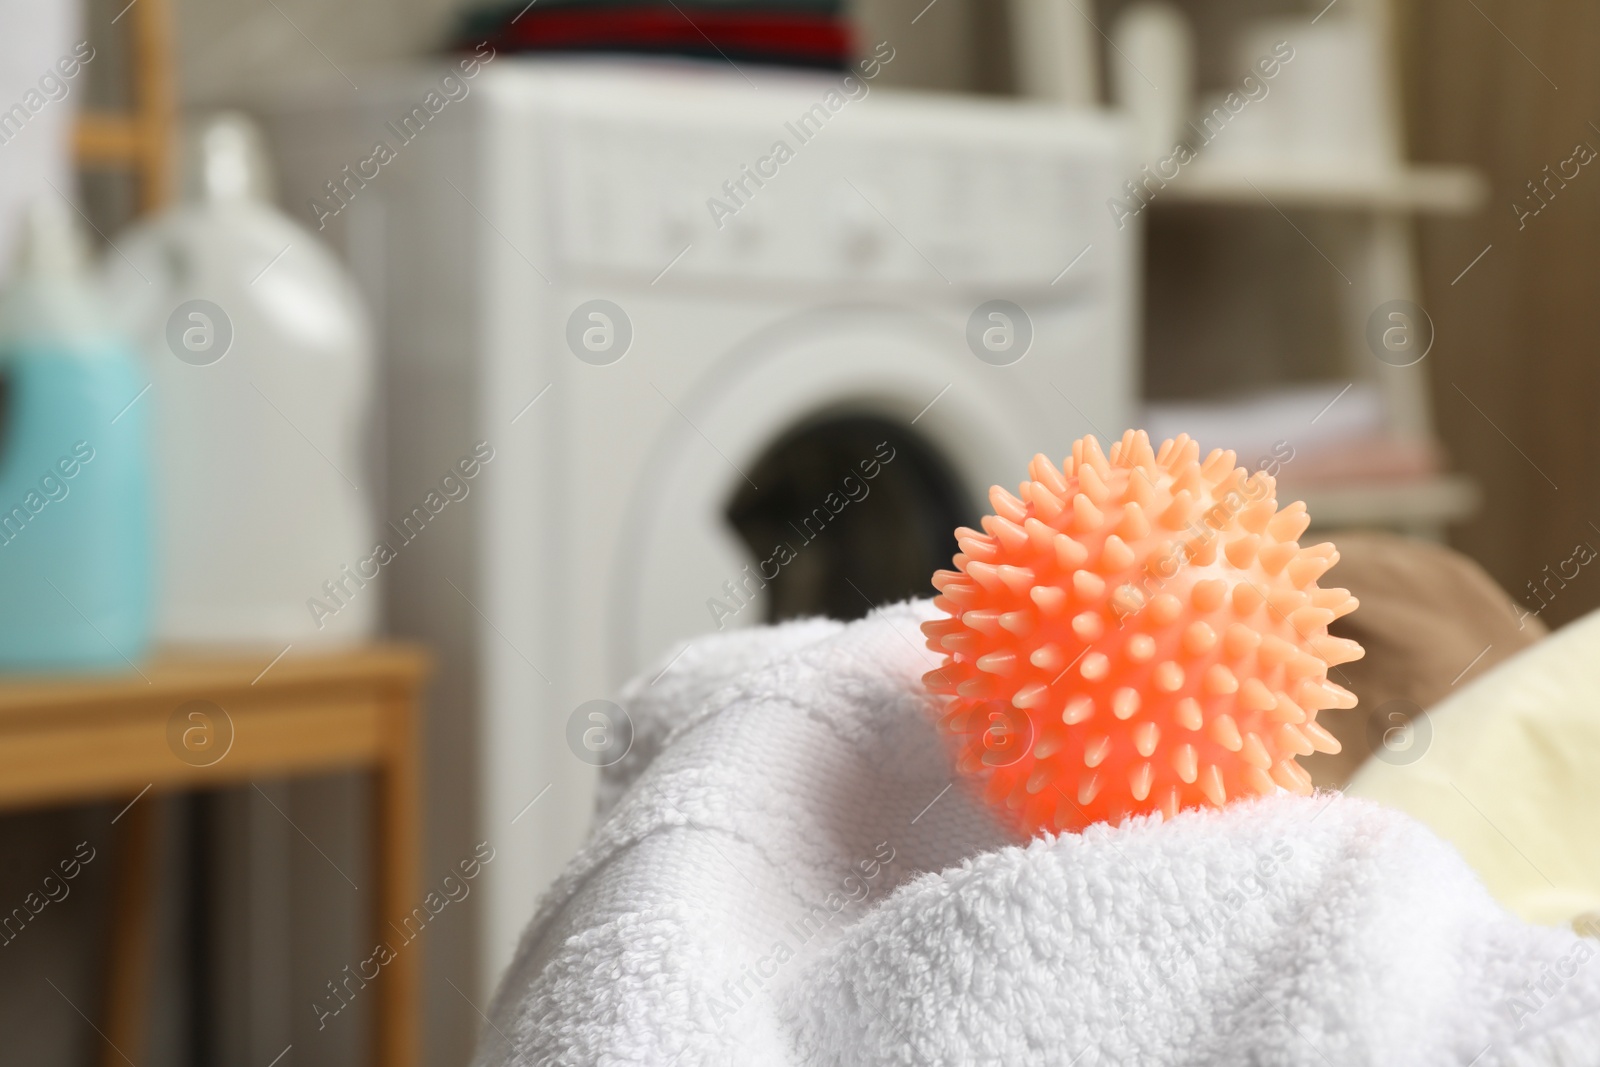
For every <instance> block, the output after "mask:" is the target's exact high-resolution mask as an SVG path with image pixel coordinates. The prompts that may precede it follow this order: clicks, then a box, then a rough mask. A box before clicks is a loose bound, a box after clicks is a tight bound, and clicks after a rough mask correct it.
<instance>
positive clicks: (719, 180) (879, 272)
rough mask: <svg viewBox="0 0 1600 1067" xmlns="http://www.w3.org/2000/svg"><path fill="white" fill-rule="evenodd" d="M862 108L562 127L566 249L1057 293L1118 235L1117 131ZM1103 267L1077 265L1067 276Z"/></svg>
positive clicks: (732, 274) (1076, 280) (577, 259)
mask: <svg viewBox="0 0 1600 1067" xmlns="http://www.w3.org/2000/svg"><path fill="white" fill-rule="evenodd" d="M855 106H857V107H859V108H860V109H861V114H859V115H851V114H843V113H841V114H840V115H838V116H837V117H834V118H833V119H831V120H830V121H831V123H832V125H831V126H829V127H827V128H822V129H817V130H813V129H812V128H811V126H809V125H797V124H796V123H795V122H793V121H786V122H778V121H767V122H755V121H751V120H750V119H749V118H748V117H745V116H741V121H739V122H737V123H724V124H719V123H717V122H715V121H708V120H707V119H706V118H705V116H699V115H697V116H695V117H694V118H693V119H692V120H685V121H682V122H679V123H673V122H661V121H650V122H646V121H642V120H640V119H639V118H638V116H637V115H633V116H623V115H618V116H615V117H606V116H599V117H597V116H593V115H590V116H585V118H584V121H582V122H571V123H566V124H563V127H562V134H561V136H560V137H559V138H558V150H557V152H556V153H555V156H556V159H557V160H558V165H557V167H556V174H557V181H558V182H559V188H558V190H557V195H558V197H559V198H560V200H561V201H562V202H563V203H564V204H565V205H566V210H563V211H560V212H558V213H557V214H558V216H559V220H560V221H559V223H558V225H559V227H560V233H559V234H558V235H557V244H558V245H559V247H560V248H561V250H562V254H563V256H564V257H565V258H566V259H567V261H568V262H569V263H570V264H571V265H572V266H573V267H574V268H576V269H579V270H594V271H601V272H605V273H608V274H613V273H618V272H622V273H627V274H630V275H636V276H643V277H645V278H646V279H647V280H650V279H654V278H658V277H659V278H661V279H668V278H670V279H672V280H673V281H675V282H676V281H684V280H695V279H699V280H712V279H717V280H730V281H731V280H738V279H749V280H760V281H763V282H770V281H773V280H791V281H794V282H802V283H804V282H815V283H822V284H830V283H831V284H838V283H840V282H841V281H843V282H852V281H859V282H864V283H865V282H871V283H897V284H913V285H920V284H935V285H942V284H945V283H950V284H961V283H963V282H968V281H973V282H976V281H977V280H979V279H981V280H982V282H983V283H984V284H986V285H1020V286H1039V287H1046V286H1049V285H1050V284H1051V282H1052V281H1053V280H1058V279H1059V277H1060V275H1061V272H1062V269H1063V267H1064V266H1066V265H1067V264H1068V263H1070V262H1073V261H1074V259H1075V257H1077V256H1079V254H1080V253H1081V252H1083V251H1084V250H1085V249H1087V248H1088V247H1090V246H1091V245H1092V244H1093V242H1094V241H1096V240H1104V241H1109V240H1112V239H1115V238H1114V233H1115V231H1114V227H1110V226H1108V223H1109V218H1110V217H1109V215H1108V214H1107V212H1106V210H1105V206H1104V205H1105V200H1106V198H1107V196H1108V195H1109V194H1110V193H1112V192H1114V191H1115V190H1116V186H1117V184H1118V183H1119V181H1120V179H1121V177H1122V174H1121V170H1122V168H1121V166H1120V163H1119V159H1118V157H1117V155H1116V151H1115V149H1114V145H1115V139H1114V138H1108V137H1106V136H1104V135H1102V134H1101V133H1098V132H1096V133H1094V135H1092V136H1086V137H1084V138H1081V139H1079V140H1077V141H1074V140H1073V139H1071V138H1065V137H1063V136H1061V134H1060V131H1059V130H1057V129H1055V128H1053V127H1052V126H1051V125H1049V124H1051V123H1055V122H1059V119H1055V118H1048V117H1046V116H1045V115H1044V114H1040V116H1039V118H1038V120H1037V121H1038V123H1039V127H1038V129H1037V131H1035V132H1036V134H1037V135H1036V136H1033V135H1030V132H1029V130H1028V129H1027V128H1026V124H1025V123H1024V124H1022V126H1021V128H1019V126H1018V123H1016V122H1012V123H1010V124H1009V128H1008V129H1007V130H1006V131H1004V136H995V135H993V133H992V131H985V130H984V129H983V128H982V125H981V124H978V123H974V122H973V119H972V115H971V111H972V108H971V107H970V105H968V106H965V107H963V108H962V109H961V117H962V119H963V121H961V122H954V121H952V122H951V123H949V124H940V123H938V122H929V121H928V118H929V116H928V114H927V110H928V108H929V107H932V106H933V105H930V104H928V103H926V102H925V101H918V102H917V104H916V105H915V106H914V107H911V108H909V109H906V110H910V111H914V112H915V115H911V116H907V120H906V121H900V120H899V116H897V114H896V109H897V108H898V107H900V105H899V103H898V102H897V101H892V100H884V101H882V102H880V101H879V100H878V99H877V98H871V99H868V100H867V101H865V102H863V103H861V104H859V105H855ZM874 106H876V107H877V108H878V110H877V111H875V112H869V111H868V109H869V108H873V107H874ZM995 106H996V107H999V106H1002V105H995ZM912 118H914V119H915V120H916V121H911V119H912ZM814 121H816V120H814ZM852 122H853V124H852ZM730 127H733V128H730ZM807 134H809V136H806V135H807ZM1094 269H1095V268H1094V264H1093V263H1092V262H1089V263H1086V264H1085V265H1082V268H1081V269H1079V268H1078V267H1075V268H1074V271H1075V274H1074V276H1073V279H1072V282H1073V284H1074V285H1077V284H1082V283H1083V282H1084V281H1085V280H1086V279H1088V278H1089V277H1091V276H1092V273H1093V271H1094Z"/></svg>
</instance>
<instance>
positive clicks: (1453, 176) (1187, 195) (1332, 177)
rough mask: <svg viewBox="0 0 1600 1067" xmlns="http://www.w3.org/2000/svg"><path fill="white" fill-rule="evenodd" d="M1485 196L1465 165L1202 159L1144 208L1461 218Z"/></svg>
mask: <svg viewBox="0 0 1600 1067" xmlns="http://www.w3.org/2000/svg"><path fill="white" fill-rule="evenodd" d="M1488 195H1489V183H1488V181H1487V180H1486V179H1485V178H1484V177H1483V175H1482V174H1480V173H1479V172H1478V171H1477V170H1475V169H1473V168H1471V167H1465V166H1451V165H1432V164H1413V165H1409V166H1405V167H1398V168H1351V169H1347V170H1339V169H1335V168H1332V167H1326V166H1315V165H1307V164H1304V163H1296V162H1293V161H1285V160H1260V159H1257V160H1244V159H1241V160H1238V161H1217V160H1216V159H1205V158H1202V159H1199V160H1196V161H1195V162H1194V164H1193V165H1192V166H1191V167H1189V168H1186V169H1185V170H1183V171H1181V172H1179V175H1178V177H1176V178H1174V179H1172V180H1171V181H1169V182H1168V183H1167V186H1166V188H1164V189H1161V190H1158V191H1157V193H1156V195H1155V197H1154V198H1153V199H1152V201H1151V204H1152V206H1160V205H1163V204H1173V205H1175V204H1180V203H1183V204H1232V205H1237V206H1251V205H1255V206H1258V207H1263V208H1266V207H1269V206H1274V207H1279V208H1284V207H1310V208H1323V209H1336V210H1347V211H1348V210H1355V211H1405V212H1422V213H1431V214H1443V215H1463V214H1469V213H1471V212H1474V211H1477V210H1478V209H1479V208H1481V207H1482V206H1483V204H1484V202H1485V201H1486V200H1487V199H1488Z"/></svg>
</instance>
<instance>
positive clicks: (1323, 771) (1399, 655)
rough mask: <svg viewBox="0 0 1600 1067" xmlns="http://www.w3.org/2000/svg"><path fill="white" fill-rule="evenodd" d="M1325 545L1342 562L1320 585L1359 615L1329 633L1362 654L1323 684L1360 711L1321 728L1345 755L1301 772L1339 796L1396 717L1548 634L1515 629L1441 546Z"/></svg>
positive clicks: (1365, 540) (1468, 566) (1489, 590)
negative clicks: (1339, 689)
mask: <svg viewBox="0 0 1600 1067" xmlns="http://www.w3.org/2000/svg"><path fill="white" fill-rule="evenodd" d="M1330 539H1331V540H1332V541H1333V542H1334V543H1335V544H1337V545H1338V546H1339V555H1340V560H1339V563H1338V565H1337V566H1335V567H1334V568H1333V570H1331V571H1329V572H1328V576H1327V578H1326V580H1325V581H1324V582H1323V584H1324V585H1339V586H1344V587H1346V588H1347V589H1349V590H1350V591H1351V592H1352V593H1354V594H1355V595H1356V597H1357V598H1358V599H1359V600H1360V601H1361V607H1360V609H1359V610H1357V611H1356V612H1354V613H1353V614H1350V615H1347V616H1345V617H1344V618H1343V619H1340V620H1339V621H1337V622H1335V623H1334V624H1333V625H1332V626H1331V627H1329V629H1330V630H1331V631H1332V632H1333V633H1334V634H1336V635H1337V636H1339V637H1348V638H1350V639H1352V640H1355V641H1359V642H1361V644H1362V646H1363V647H1365V648H1366V650H1367V655H1366V658H1364V659H1361V660H1357V661H1356V662H1354V663H1346V664H1344V665H1342V666H1339V667H1334V668H1333V669H1332V670H1331V671H1329V677H1330V678H1332V679H1333V680H1334V681H1336V682H1338V683H1339V684H1340V685H1342V686H1344V687H1345V688H1346V689H1349V690H1350V691H1351V692H1353V693H1355V694H1356V696H1357V697H1359V698H1360V701H1361V703H1360V704H1358V705H1357V706H1356V707H1355V708H1354V709H1353V710H1351V711H1329V712H1325V713H1323V714H1322V715H1321V716H1320V717H1319V718H1318V719H1317V722H1318V723H1319V724H1322V725H1325V726H1327V728H1328V729H1329V730H1330V731H1332V733H1333V735H1334V736H1335V737H1337V738H1338V739H1339V742H1340V743H1341V744H1342V745H1343V746H1344V750H1343V751H1342V752H1339V753H1338V754H1337V755H1331V756H1328V755H1321V754H1318V755H1314V756H1311V757H1301V759H1300V764H1301V766H1303V767H1305V769H1306V770H1307V771H1309V772H1310V773H1311V780H1312V781H1313V782H1314V783H1316V784H1317V785H1318V786H1322V787H1328V788H1340V787H1342V786H1343V785H1344V784H1345V783H1346V782H1348V781H1349V780H1350V776H1351V775H1353V774H1354V773H1355V772H1356V769H1357V768H1358V767H1360V766H1361V764H1362V763H1364V762H1365V761H1366V760H1367V758H1368V756H1369V755H1370V754H1371V752H1372V751H1373V744H1382V738H1383V737H1384V734H1385V732H1386V731H1388V730H1390V729H1391V728H1392V727H1393V726H1394V725H1395V724H1398V723H1402V722H1403V721H1404V719H1403V718H1397V717H1396V715H1401V716H1404V715H1406V714H1410V715H1414V714H1416V713H1417V712H1418V711H1422V710H1426V709H1427V708H1429V707H1431V706H1432V705H1433V704H1435V703H1436V702H1438V701H1439V700H1442V699H1443V698H1444V697H1446V696H1448V695H1449V694H1450V693H1451V692H1453V691H1454V690H1455V689H1456V688H1457V687H1459V686H1460V685H1462V684H1465V683H1466V682H1467V681H1469V680H1471V679H1472V678H1475V677H1477V676H1479V675H1481V674H1483V673H1484V672H1485V671H1487V670H1488V669H1489V668H1491V667H1493V666H1494V665H1495V664H1497V663H1499V662H1501V661H1502V660H1505V659H1508V658H1510V657H1511V656H1514V655H1516V654H1517V653H1518V652H1520V651H1522V650H1523V649H1524V648H1527V647H1528V646H1529V645H1531V644H1533V643H1534V642H1535V641H1537V640H1539V638H1541V637H1543V636H1544V635H1545V634H1546V633H1547V632H1548V631H1547V630H1546V628H1545V626H1544V624H1543V623H1541V622H1540V621H1539V620H1538V619H1537V618H1535V617H1533V616H1527V617H1525V618H1521V619H1520V621H1519V617H1520V616H1522V612H1521V611H1520V610H1519V609H1518V607H1517V605H1516V604H1515V603H1514V602H1513V601H1512V599H1511V598H1510V597H1509V596H1507V595H1506V593H1505V591H1504V590H1502V589H1501V588H1500V587H1499V586H1498V585H1496V584H1495V581H1494V579H1492V578H1490V577H1489V575H1488V574H1487V573H1485V572H1484V570H1483V568H1482V567H1479V566H1478V565H1477V564H1476V563H1474V562H1473V561H1472V560H1470V559H1468V558H1467V557H1466V556H1464V555H1462V554H1461V553H1459V552H1456V551H1454V550H1452V549H1449V548H1446V547H1445V546H1443V545H1438V544H1434V543H1432V542H1429V541H1418V540H1414V539H1411V538H1407V537H1398V536H1396V535H1394V534H1386V533H1375V532H1364V531H1363V532H1353V533H1343V534H1337V535H1334V536H1332V537H1331V538H1330ZM1394 736H1397V735H1393V734H1391V737H1394ZM1369 738H1370V739H1369Z"/></svg>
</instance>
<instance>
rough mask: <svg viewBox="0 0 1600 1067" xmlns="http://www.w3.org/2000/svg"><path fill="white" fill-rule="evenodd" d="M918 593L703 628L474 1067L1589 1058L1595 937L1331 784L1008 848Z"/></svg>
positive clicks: (532, 939) (1597, 1032) (639, 697)
mask: <svg viewBox="0 0 1600 1067" xmlns="http://www.w3.org/2000/svg"><path fill="white" fill-rule="evenodd" d="M932 615H933V612H932V609H931V607H930V606H929V605H928V604H927V603H925V602H918V603H911V604H904V605H897V606H895V607H892V608H889V609H883V610H879V611H877V612H875V613H874V614H873V615H872V616H870V617H869V618H867V619H865V620H862V621H860V622H857V623H852V624H849V625H844V624H840V623H835V622H827V621H818V620H812V621H807V622H801V623H794V624H790V625H786V626H780V627H776V628H771V629H763V630H754V631H744V632H739V633H730V634H726V635H717V636H714V637H703V638H699V639H697V640H696V641H695V642H693V643H692V644H691V646H690V647H689V649H688V650H687V651H686V652H684V653H683V655H682V656H681V658H679V659H678V660H677V662H676V663H674V664H673V665H672V666H671V668H670V669H669V670H667V672H666V674H665V675H662V676H661V677H660V678H659V679H658V680H656V681H655V682H654V684H650V682H649V681H648V679H656V678H657V674H658V672H659V671H660V670H661V669H662V667H664V666H666V664H667V663H668V662H669V661H670V659H671V657H665V658H663V660H662V663H661V665H660V666H658V667H657V668H656V669H655V670H653V671H650V672H647V673H646V674H645V675H644V679H646V680H644V681H639V682H636V683H634V684H633V685H631V686H630V687H629V688H628V689H627V690H626V691H625V692H624V694H623V696H622V703H623V705H624V706H625V707H626V708H627V710H628V712H629V714H630V717H631V718H632V719H633V721H634V738H635V740H634V749H633V751H631V752H630V753H629V755H628V757H627V758H626V759H624V760H623V761H621V762H620V763H618V764H616V765H615V766H614V767H612V768H610V769H609V770H608V772H607V778H606V781H605V784H604V788H603V791H602V798H601V807H602V816H601V819H600V821H599V822H598V824H597V826H596V829H595V832H594V834H593V836H592V838H591V839H590V841H589V843H588V844H587V846H586V847H585V848H584V850H583V851H582V853H581V854H580V855H579V856H578V857H577V858H576V859H575V860H574V861H573V863H572V864H571V866H570V867H569V869H568V870H567V871H566V872H565V874H564V875H563V876H562V878H561V879H560V880H559V881H558V882H557V883H556V885H555V886H554V887H553V888H552V889H551V890H550V892H549V893H548V894H547V895H546V897H545V899H544V900H543V901H542V902H541V903H540V906H539V908H538V911H537V914H536V915H535V918H534V920H533V922H532V924H531V925H530V927H529V929H528V931H527V933H526V934H525V935H524V938H523V941H522V944H521V945H520V947H519V950H518V953H517V956H516V959H515V962H514V963H513V965H512V967H511V969H510V971H509V972H508V973H507V975H506V977H505V979H504V981H503V983H502V986H501V989H500V991H499V993H498V994H497V996H496V999H495V1003H494V1006H493V1008H492V1009H491V1018H492V1022H491V1024H490V1025H489V1027H488V1028H486V1029H485V1030H484V1032H483V1035H482V1038H481V1040H480V1045H479V1050H478V1058H477V1062H478V1063H479V1064H483V1065H499V1064H546V1063H549V1064H595V1063H608V1064H609V1063H641V1064H659V1065H666V1064H677V1065H679V1067H691V1065H698V1064H729V1065H732V1064H740V1065H745V1064H774V1065H801V1064H913V1063H939V1064H944V1063H1003V1064H1067V1063H1073V1064H1084V1065H1089V1064H1096V1063H1101V1064H1111V1063H1155V1064H1235V1063H1259V1064H1306V1065H1340V1067H1342V1065H1344V1064H1406V1065H1411V1064H1450V1063H1454V1064H1468V1063H1472V1064H1475V1065H1476V1067H1488V1065H1490V1064H1534V1063H1574V1064H1577V1063H1583V1064H1589V1063H1597V1062H1600V1015H1597V1014H1596V1011H1597V1010H1600V963H1597V962H1595V957H1596V956H1600V945H1597V944H1596V943H1595V942H1592V941H1590V940H1587V939H1580V938H1579V937H1577V936H1576V935H1574V934H1573V933H1571V932H1570V931H1567V930H1561V929H1551V928H1543V927H1537V926H1532V925H1529V924H1526V923H1523V922H1521V921H1519V920H1517V919H1515V918H1513V917H1512V916H1510V915H1509V914H1508V913H1506V912H1505V911H1504V910H1503V909H1502V908H1500V907H1499V906H1498V905H1497V904H1496V903H1495V902H1494V901H1493V900H1492V899H1491V898H1490V897H1489V895H1488V894H1487V892H1486V891H1485V890H1484V888H1483V887H1482V885H1481V884H1480V883H1479V882H1478V880H1477V878H1476V876H1475V875H1474V874H1473V873H1472V872H1471V871H1470V870H1469V869H1468V868H1467V866H1466V865H1465V864H1464V863H1463V862H1462V860H1461V859H1460V857H1459V856H1458V855H1457V854H1456V853H1455V852H1454V851H1453V850H1452V849H1451V848H1450V846H1448V845H1447V844H1445V843H1444V842H1442V841H1440V840H1439V839H1438V838H1436V837H1434V836H1433V835H1432V834H1431V833H1430V832H1429V831H1428V830H1426V829H1425V828H1423V827H1422V826H1421V825H1420V824H1418V823H1416V822H1414V821H1413V820H1411V819H1409V818H1408V817H1406V816H1404V815H1401V814H1399V813H1397V812H1393V811H1390V810H1388V809H1385V808H1382V807H1380V806H1378V805H1375V804H1372V803H1369V802H1365V801H1359V800H1354V799H1349V798H1344V797H1341V796H1339V795H1338V794H1331V793H1323V794H1318V795H1317V796H1314V797H1310V798H1300V797H1293V796H1288V795H1282V796H1277V797H1269V798H1263V799H1260V800H1257V801H1251V802H1244V803H1239V804H1234V805H1230V806H1229V807H1228V808H1226V809H1224V810H1222V811H1191V812H1184V813H1181V814H1180V815H1179V816H1178V817H1177V818H1176V819H1174V820H1172V821H1170V822H1166V823H1162V822H1160V821H1157V820H1156V819H1154V818H1147V819H1139V820H1133V821H1131V822H1129V823H1126V824H1124V825H1123V826H1121V827H1108V826H1097V827H1093V828H1091V829H1090V830H1089V831H1088V832H1087V833H1084V834H1081V835H1076V834H1068V835H1062V836H1059V837H1044V838H1039V839H1035V840H1032V841H1020V840H1017V839H1016V838H1015V837H1014V836H1013V835H1012V834H1011V832H1010V831H1008V830H1007V829H1006V828H1005V827H1004V826H1002V825H1001V824H1000V823H999V822H998V821H997V820H995V819H994V818H993V817H992V815H991V813H990V811H989V810H988V809H987V808H986V806H985V805H984V804H983V803H982V802H981V800H979V799H978V798H977V797H975V796H974V795H972V794H971V793H970V792H969V790H968V789H967V788H966V786H965V784H964V783H961V782H954V781H952V772H951V765H950V761H949V758H948V754H947V752H946V751H945V749H944V747H943V745H942V744H941V742H940V739H939V738H938V736H937V735H936V733H935V731H934V729H933V726H932V717H933V716H932V713H933V703H932V701H933V698H931V697H929V696H928V695H927V694H926V693H925V692H924V690H923V687H922V685H921V682H920V676H921V674H922V673H923V672H924V671H926V670H928V669H930V668H931V667H932V666H935V665H936V663H937V661H936V660H935V659H934V658H933V655H932V653H929V652H927V651H926V650H925V649H924V647H923V645H922V635H921V634H920V632H919V631H918V629H917V625H918V623H920V622H921V621H923V620H924V619H926V618H929V617H932Z"/></svg>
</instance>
